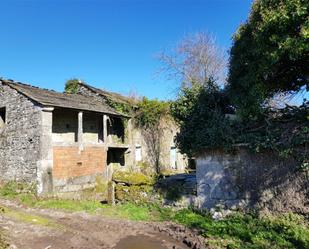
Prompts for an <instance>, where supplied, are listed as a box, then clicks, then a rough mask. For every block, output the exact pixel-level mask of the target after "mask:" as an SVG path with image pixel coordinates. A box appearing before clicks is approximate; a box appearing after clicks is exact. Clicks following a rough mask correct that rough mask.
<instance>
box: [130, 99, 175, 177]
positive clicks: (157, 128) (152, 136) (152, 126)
mask: <svg viewBox="0 0 309 249" xmlns="http://www.w3.org/2000/svg"><path fill="white" fill-rule="evenodd" d="M169 106H170V104H169V103H168V102H164V101H159V100H156V99H154V100H149V99H147V98H146V97H144V98H143V99H142V100H141V101H140V102H139V103H138V106H137V109H136V113H135V116H134V121H135V124H136V125H137V127H139V128H140V129H141V131H142V134H143V137H144V141H145V142H146V143H147V149H148V156H149V159H150V161H151V165H153V166H154V169H155V172H156V173H157V174H159V173H160V170H161V165H160V159H161V144H162V141H163V140H162V139H163V127H164V125H165V124H166V122H167V120H168V119H169V118H170V116H169Z"/></svg>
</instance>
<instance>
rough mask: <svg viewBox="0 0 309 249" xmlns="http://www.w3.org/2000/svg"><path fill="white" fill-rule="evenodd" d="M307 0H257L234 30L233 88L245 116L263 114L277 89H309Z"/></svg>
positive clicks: (234, 96)
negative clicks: (265, 102)
mask: <svg viewBox="0 0 309 249" xmlns="http://www.w3.org/2000/svg"><path fill="white" fill-rule="evenodd" d="M308 12H309V7H308V1H306V0H272V1H270V0H256V1H254V3H253V5H252V8H251V13H250V16H249V18H248V20H247V22H246V23H244V24H243V25H241V26H240V27H239V29H238V31H237V32H236V34H235V35H234V39H233V40H234V43H233V46H232V48H231V53H230V67H229V79H228V83H229V85H228V88H229V91H230V95H231V97H232V99H233V103H234V104H235V105H236V106H237V111H238V112H239V114H240V115H241V116H242V117H243V118H249V119H251V118H254V117H255V116H256V115H258V114H260V112H261V111H262V110H261V108H262V106H263V103H264V101H265V99H267V98H270V97H273V96H274V95H275V94H276V93H283V92H287V93H289V92H291V91H293V92H298V91H299V90H301V89H302V87H307V90H309V81H308V79H309V78H308V68H309V43H308V39H309V20H308V15H309V13H308Z"/></svg>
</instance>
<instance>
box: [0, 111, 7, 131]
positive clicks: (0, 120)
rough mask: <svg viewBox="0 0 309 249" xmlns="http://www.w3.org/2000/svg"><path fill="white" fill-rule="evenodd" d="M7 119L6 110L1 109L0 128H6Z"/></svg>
mask: <svg viewBox="0 0 309 249" xmlns="http://www.w3.org/2000/svg"><path fill="white" fill-rule="evenodd" d="M5 119H6V108H5V107H2V108H0V128H2V127H3V126H4V124H5Z"/></svg>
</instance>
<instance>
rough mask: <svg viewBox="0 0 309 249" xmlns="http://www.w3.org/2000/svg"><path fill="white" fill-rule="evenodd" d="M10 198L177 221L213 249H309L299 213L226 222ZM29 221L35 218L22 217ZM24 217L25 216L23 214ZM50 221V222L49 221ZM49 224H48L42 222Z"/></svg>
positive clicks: (163, 211)
mask: <svg viewBox="0 0 309 249" xmlns="http://www.w3.org/2000/svg"><path fill="white" fill-rule="evenodd" d="M15 187H16V186H15ZM1 196H2V197H4V198H10V199H14V200H17V201H19V202H20V203H22V204H24V205H26V206H30V207H36V208H45V209H61V210H66V211H70V212H72V211H73V212H75V211H85V212H88V213H91V214H97V215H103V216H106V217H116V218H122V219H130V220H135V221H174V222H175V223H179V224H183V225H185V226H187V227H190V228H195V229H198V230H199V231H200V233H201V234H202V235H203V236H204V237H205V238H207V243H208V244H209V245H210V246H211V247H212V248H218V249H219V248H220V249H223V248H227V249H235V248H241V249H270V248H271V249H307V248H309V229H308V221H306V220H305V218H304V217H302V216H298V215H295V214H285V215H280V216H265V217H258V216H256V215H249V214H241V213H236V214H234V215H232V216H229V217H227V218H225V219H223V220H219V221H215V220H213V219H212V218H211V217H210V216H209V215H208V214H202V213H198V212H195V211H193V210H191V209H182V210H178V211H175V210H172V209H171V208H163V207H160V206H159V205H155V204H151V205H146V204H145V205H136V204H133V203H125V204H121V205H116V206H110V205H107V204H101V203H100V202H97V201H87V200H83V201H77V200H64V199H41V198H37V197H36V196H35V195H34V194H32V193H29V192H27V191H24V192H21V191H19V190H18V191H15V190H14V186H13V187H12V186H10V187H6V188H4V190H3V189H0V197H1ZM14 215H15V216H17V218H21V219H26V220H25V221H26V222H33V220H37V218H35V217H26V218H25V217H20V215H18V214H14ZM22 216H23V215H22ZM46 222H47V221H46ZM39 223H41V224H43V225H44V224H45V221H42V222H41V221H39Z"/></svg>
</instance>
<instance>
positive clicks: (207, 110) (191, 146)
mask: <svg viewBox="0 0 309 249" xmlns="http://www.w3.org/2000/svg"><path fill="white" fill-rule="evenodd" d="M227 108H229V105H228V100H227V98H226V96H225V93H224V91H222V90H220V88H219V87H218V86H217V85H216V84H215V83H214V82H212V81H211V80H209V81H208V83H207V84H206V85H205V86H201V85H194V86H192V87H190V88H189V87H187V88H183V89H182V90H181V92H180V95H179V97H178V98H177V100H176V101H175V102H173V103H172V104H171V113H172V116H173V117H174V119H175V120H176V122H177V123H178V124H179V126H180V132H179V133H178V134H177V136H176V144H177V147H178V148H179V149H180V151H181V152H182V153H186V154H187V155H189V156H192V155H194V154H195V153H197V152H199V151H202V150H204V149H214V148H227V147H228V146H231V145H232V144H233V143H234V141H233V139H234V137H235V136H234V135H233V134H234V130H233V128H232V126H231V123H232V121H231V120H229V119H228V118H227V117H226V115H225V113H227V112H228V111H229V110H227Z"/></svg>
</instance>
